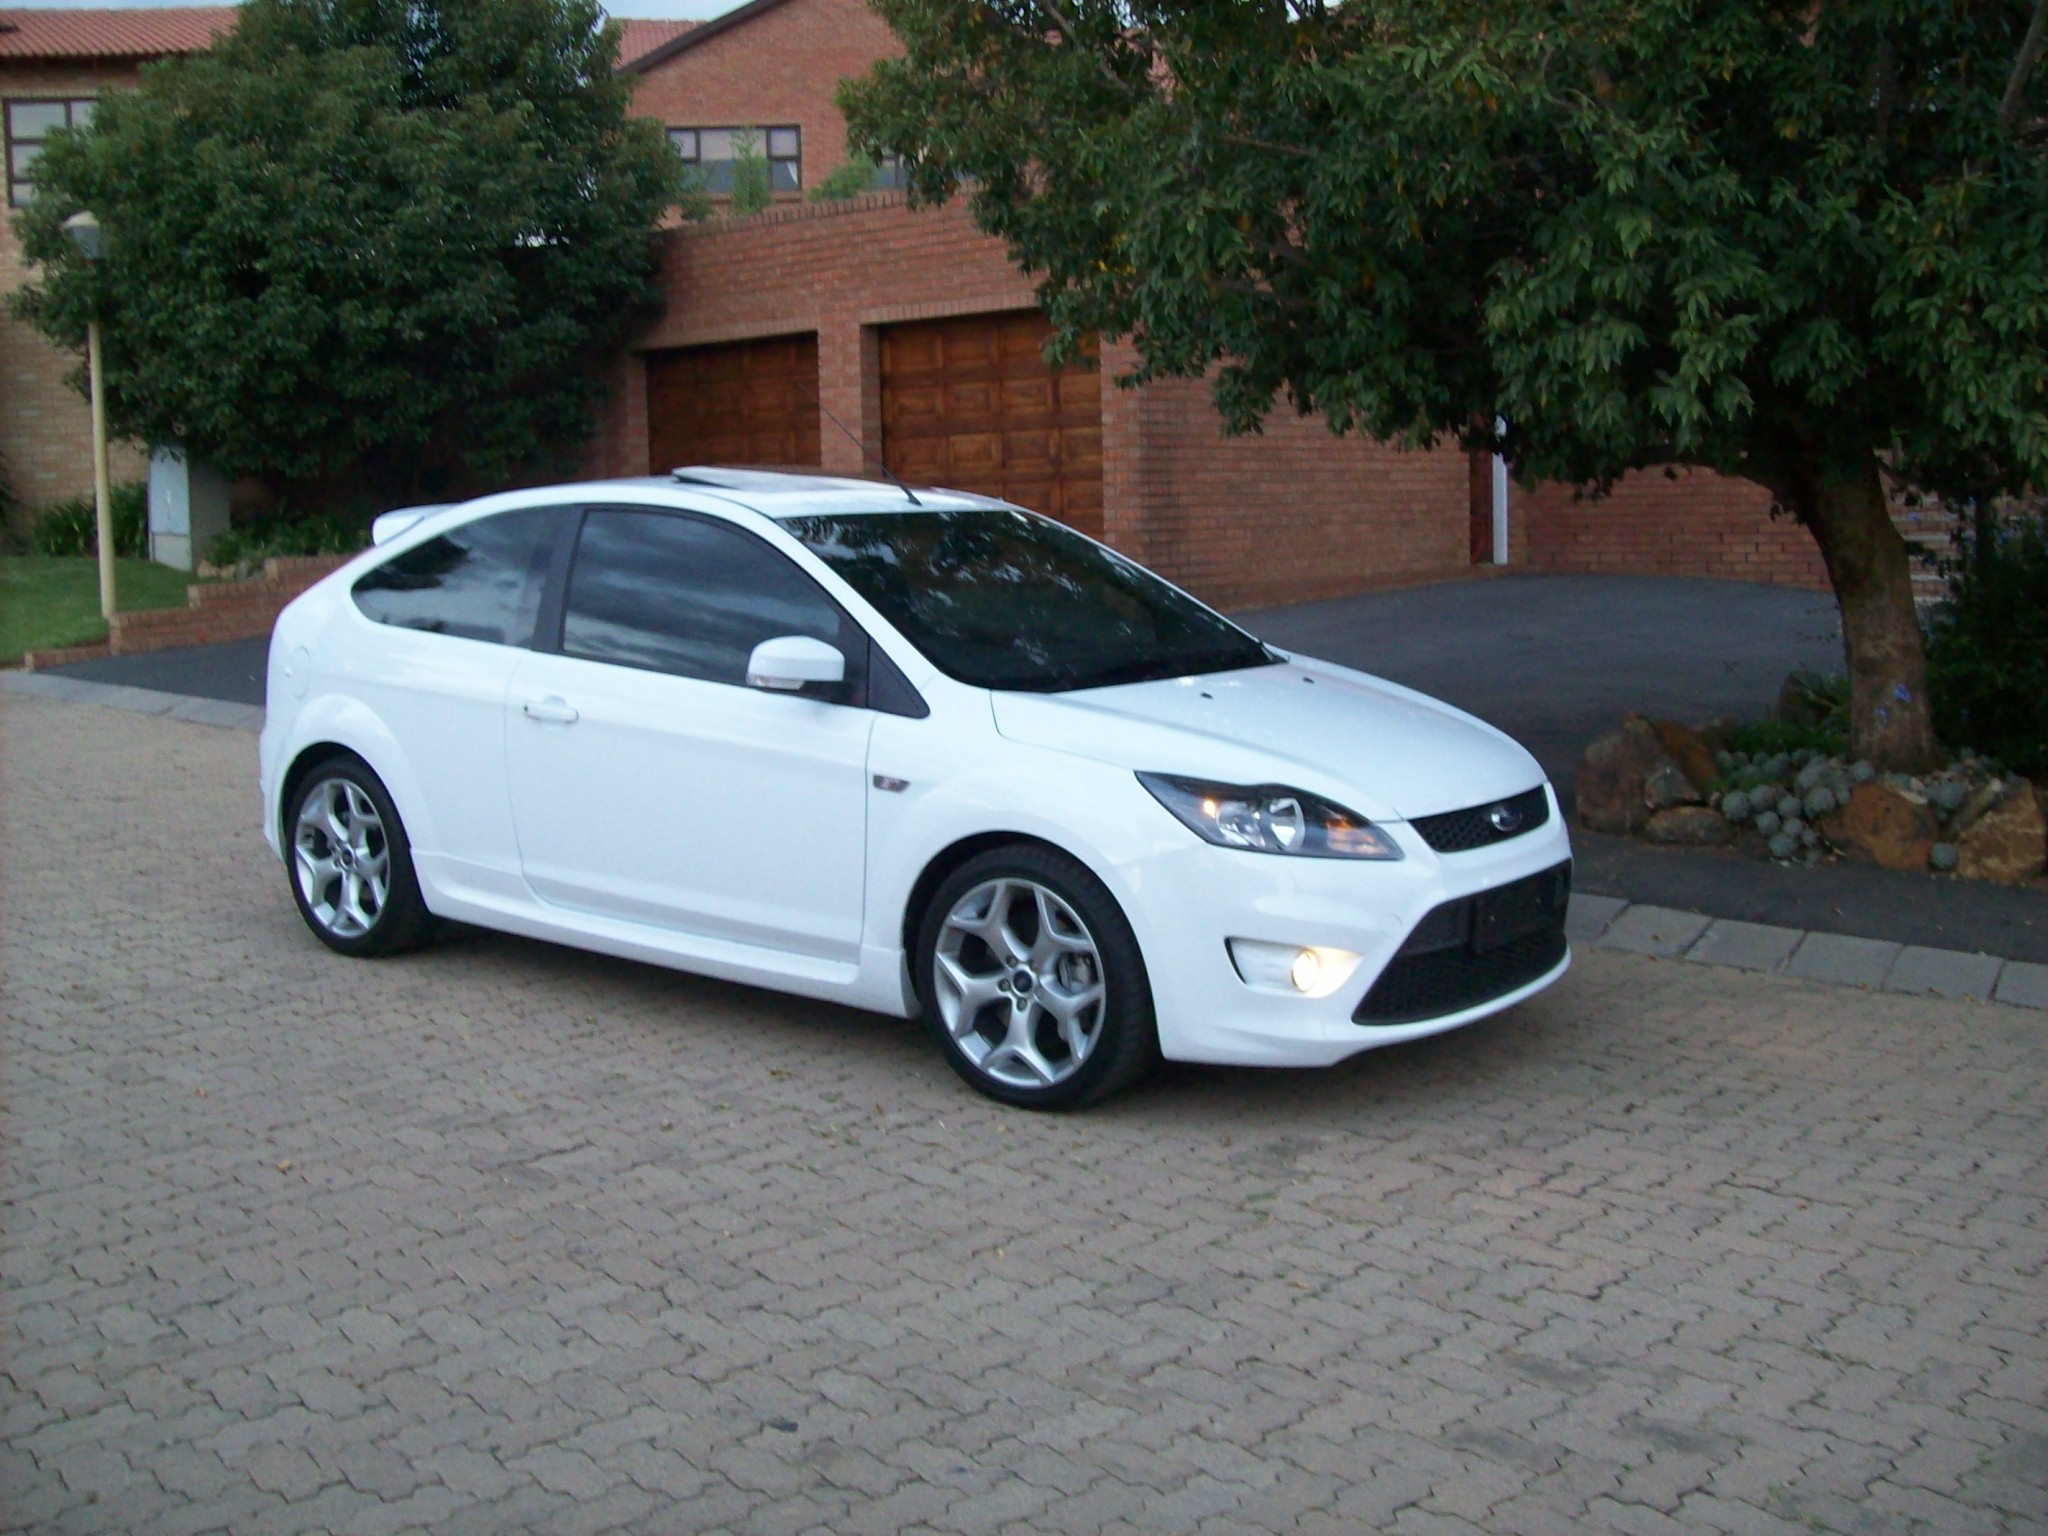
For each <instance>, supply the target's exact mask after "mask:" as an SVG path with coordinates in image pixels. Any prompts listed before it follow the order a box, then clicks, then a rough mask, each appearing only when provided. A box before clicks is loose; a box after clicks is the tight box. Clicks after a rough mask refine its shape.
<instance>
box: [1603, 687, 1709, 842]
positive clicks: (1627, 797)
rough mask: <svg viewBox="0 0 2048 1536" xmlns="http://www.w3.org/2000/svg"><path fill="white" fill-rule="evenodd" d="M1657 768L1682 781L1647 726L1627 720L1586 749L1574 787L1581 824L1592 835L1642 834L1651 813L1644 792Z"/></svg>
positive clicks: (1637, 717)
mask: <svg viewBox="0 0 2048 1536" xmlns="http://www.w3.org/2000/svg"><path fill="white" fill-rule="evenodd" d="M1659 768H1669V769H1671V770H1672V772H1674V773H1677V774H1678V775H1679V777H1681V778H1683V777H1684V775H1683V773H1682V772H1681V771H1680V770H1679V768H1678V765H1677V764H1676V763H1674V762H1672V761H1671V757H1670V755H1669V754H1668V753H1666V752H1665V750H1664V744H1663V743H1662V742H1661V741H1659V740H1658V739H1657V732H1656V730H1655V728H1654V727H1653V726H1651V724H1650V722H1649V721H1648V720H1646V719H1644V718H1643V717H1642V716H1641V715H1630V716H1629V717H1628V718H1627V719H1625V720H1623V721H1622V722H1621V729H1620V730H1618V731H1616V732H1614V733H1613V734H1612V735H1610V736H1602V737H1601V738H1600V739H1599V740H1598V741H1595V742H1594V743H1593V744H1592V745H1591V746H1590V747H1588V748H1586V758H1585V761H1584V762H1582V763H1581V764H1580V765H1579V777H1578V782H1577V785H1576V792H1577V797H1578V802H1579V821H1580V823H1581V824H1582V825H1584V826H1585V827H1587V828H1588V829H1590V830H1591V831H1594V832H1611V833H1616V834H1619V835H1622V836H1629V835H1632V834H1634V833H1637V832H1640V831H1642V829H1643V826H1644V824H1645V823H1647V822H1648V821H1649V819H1650V811H1651V809H1652V807H1651V806H1650V804H1649V803H1648V802H1647V801H1646V800H1645V799H1644V798H1643V790H1644V786H1645V784H1646V783H1647V781H1648V779H1649V777H1650V775H1651V774H1652V773H1654V772H1655V771H1656V770H1657V769H1659ZM1694 798H1698V797H1697V796H1695V797H1694Z"/></svg>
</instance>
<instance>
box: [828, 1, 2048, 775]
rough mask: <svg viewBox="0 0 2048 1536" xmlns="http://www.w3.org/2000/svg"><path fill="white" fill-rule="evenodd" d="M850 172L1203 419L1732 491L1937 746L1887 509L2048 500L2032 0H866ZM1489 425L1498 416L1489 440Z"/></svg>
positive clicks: (1561, 475)
mask: <svg viewBox="0 0 2048 1536" xmlns="http://www.w3.org/2000/svg"><path fill="white" fill-rule="evenodd" d="M875 3H876V5H877V8H878V9H879V10H880V12H881V13H882V15H883V16H884V17H885V18H886V19H887V20H888V21H889V23H890V24H891V25H892V26H893V27H894V28H895V30H896V32H897V33H898V35H899V36H900V37H901V38H902V40H903V42H904V44H905V47H906V56H905V57H903V58H901V59H898V60H891V61H888V62H885V63H882V64H880V65H878V66H876V68H875V69H874V70H873V72H872V73H871V74H870V75H869V76H867V77H865V78H864V79H862V80H860V81H857V82H854V83H853V84H851V85H850V86H848V87H847V88H846V89H845V90H844V92H843V94H842V98H841V100H842V105H843V106H844V108H845V109H846V111H847V114H848V117H849V119H850V122H851V124H852V127H853V131H854V138H855V142H856V145H857V146H858V147H859V148H860V149H862V150H863V151H865V152H867V153H871V154H875V153H883V152H895V153H898V154H901V155H902V156H903V157H904V160H905V163H906V164H907V165H909V166H910V167H912V169H911V173H910V175H911V184H912V188H913V192H914V194H915V195H916V196H917V197H918V198H920V199H921V200H924V201H933V200H939V199H943V198H945V197H947V196H950V195H952V194H953V193H954V192H956V191H957V190H960V189H961V188H963V187H965V188H967V189H969V195H970V196H971V199H972V204H971V206H972V208H973V211H974V214H975V216H976V218H977V220H978V221H979V223H980V224H981V226H982V227H983V228H984V229H986V230H989V231H991V232H993V233H995V234H998V235H1000V236H1002V237H1003V238H1004V239H1005V240H1006V241H1007V242H1008V243H1009V245H1010V247H1011V249H1012V251H1013V253H1014V254H1015V256H1016V257H1017V259H1018V260H1019V261H1020V262H1021V263H1022V264H1023V265H1024V266H1025V267H1026V268H1027V269H1028V270H1030V271H1031V272H1033V273H1034V274H1036V275H1037V276H1038V277H1039V279H1040V284H1041V294H1042V296H1043V299H1044V302H1045V304H1046V307H1047V309H1048V311H1049V313H1050V314H1051V316H1052V319H1053V321H1054V323H1055V344H1056V346H1060V347H1069V346H1071V345H1072V344H1073V340H1074V338H1075V337H1076V335H1077V334H1078V333H1080V332H1082V331H1085V330H1097V331H1100V332H1101V333H1102V334H1104V335H1107V336H1128V337H1129V338H1131V340H1132V341H1133V343H1134V345H1135V350H1136V354H1137V363H1136V366H1135V368H1134V369H1133V371H1132V374H1131V376H1130V377H1131V380H1134V381H1142V380H1144V379H1148V378H1153V377H1158V376H1172V375H1179V376H1192V375H1201V374H1211V375H1213V378H1214V391H1215V399H1216V402H1217V405H1218V407H1219V409H1220V410H1221V412H1222V414H1223V416H1224V418H1225V420H1226V422H1227V423H1228V424H1229V425H1230V426H1231V427H1233V428H1236V429H1250V428H1255V427H1256V426H1257V424H1258V423H1259V421H1260V420H1261V419H1262V417H1263V416H1264V414H1265V413H1266V412H1267V411H1269V410H1270V409H1272V407H1273V405H1274V403H1275V400H1276V398H1278V397H1283V396H1284V398H1285V400H1286V402H1287V403H1288V404H1289V405H1291V406H1293V407H1294V408H1295V409H1298V410H1302V411H1308V410H1318V411H1321V412H1322V413H1323V414H1324V415H1325V416H1326V417H1327V419H1328V421H1329V423H1330V425H1331V426H1332V428H1333V429H1335V430H1338V431H1351V430H1356V431H1363V432H1369V433H1372V434H1375V435H1378V436H1382V437H1388V438H1393V439H1396V440H1399V441H1402V442H1406V443H1409V444H1414V445H1423V444H1428V443H1432V442H1435V441H1438V440H1440V439H1444V438H1455V439H1458V440H1460V441H1463V442H1465V443H1466V444H1468V445H1470V446H1475V447H1493V446H1499V447H1500V448H1501V449H1502V450H1503V451H1505V452H1506V453H1507V454H1508V456H1509V458H1510V459H1511V461H1512V463H1513V465H1514V467H1515V470H1516V472H1517V474H1518V475H1520V476H1522V477H1524V478H1525V479H1538V478H1546V479H1548V478H1554V479H1560V480H1565V481H1569V482H1572V483H1575V484H1585V485H1591V486H1593V487H1595V488H1600V489H1604V488H1606V487H1609V486H1611V484H1612V483H1613V481H1614V480H1615V478H1616V477H1617V476H1619V475H1621V474H1622V473H1624V472H1626V471H1628V470H1630V469H1634V468H1640V467H1644V466H1648V465H1655V464H1664V463H1683V464H1695V465H1702V466H1705V467H1706V468H1709V469H1713V470H1716V471H1719V472H1721V473H1724V474H1730V475H1738V476H1742V477H1745V478H1747V479H1750V480H1752V481H1755V482H1757V483H1759V484H1761V485H1763V486H1765V487H1767V488H1768V489H1769V490H1770V492H1771V493H1772V495H1773V496H1774V497H1775V498H1776V501H1777V503H1778V505H1779V506H1780V507H1782V508H1783V509H1784V510H1786V511H1788V512H1790V513H1791V514H1793V515H1794V516H1796V517H1798V518H1799V519H1800V520H1801V521H1802V522H1803V523H1804V524H1805V525H1806V526H1807V527H1808V528H1809V529H1811V530H1812V532H1813V534H1814V537H1815V539H1816V540H1817V542H1818V543H1819V546H1820V550H1821V553H1822V555H1823V556H1824V558H1825V560H1826V563H1827V569H1828V572H1829V575H1830V577H1831V578H1832V580H1833V583H1834V588H1835V593H1836V597H1837V600H1838V602H1839V604H1840V607H1841V611H1842V618H1843V626H1844V631H1845V636H1846V640H1847V650H1848V661H1849V671H1850V681H1851V700H1852V709H1851V717H1852V743H1853V746H1854V749H1855V750H1856V751H1857V752H1858V753H1859V754H1863V755H1867V756H1869V757H1871V758H1872V759H1874V760H1876V761H1878V762H1880V763H1883V764H1885V765H1888V766H1894V767H1901V768H1905V767H1916V766H1921V765H1924V764H1926V763H1928V762H1929V761H1930V760H1931V759H1932V758H1933V757H1934V755H1935V754H1936V752H1937V744H1936V741H1935V737H1934V733H1933V729H1932V726H1931V724H1930V720H1929V714H1928V709H1927V701H1926V698H1925V687H1924V681H1925V662H1924V658H1923V654H1922V648H1921V639H1920V628H1919V625H1918V623H1917V622H1916V618H1915V614H1914V609H1913V601H1912V594H1911V584H1910V570H1909V564H1908V556H1907V550H1906V547H1905V545H1904V543H1903V542H1902V541H1901V539H1900V538H1899V536H1898V534H1897V533H1896V531H1895V530H1894V528H1893V526H1892V523H1891V521H1890V519H1889V517H1888V516H1887V497H1886V489H1887V488H1886V483H1885V482H1886V479H1887V478H1888V477H1889V478H1890V479H1891V480H1892V481H1893V482H1894V484H1895V486H1896V487H1898V488H1902V489H1907V490H1918V491H1928V492H1935V493H1942V492H1953V491H1958V490H1960V491H1963V492H1964V493H1967V494H1979V495H1981V494H1984V493H1985V492H1986V491H1988V490H2018V489H2020V488H2022V487H2023V486H2025V485H2028V484H2032V485H2034V486H2042V485H2048V345H2044V342H2048V259H2044V256H2043V252H2044V250H2048V142H2044V141H2048V134H2044V132H2043V122H2042V107H2043V88H2042V84H2041V72H2040V71H2038V70H2036V69H2035V68H2034V65H2035V62H2036V61H2037V60H2038V58H2039V55H2040V52H2041V41H2042V32H2043V26H2044V19H2048V0H1515V3H1512V4H1511V3H1508V0H1372V3H1363V0H1351V3H1346V4H1341V5H1339V4H1328V3H1323V0H1285V3H1283V0H1242V3H1222V0H1217V3H1204V0H875ZM1496 417H1499V418H1502V419H1504V420H1505V421H1506V423H1507V431H1506V435H1505V438H1504V440H1503V441H1501V442H1500V443H1499V444H1498V445H1496V444H1495V443H1494V442H1493V441H1492V431H1491V424H1492V423H1493V422H1494V420H1495V419H1496Z"/></svg>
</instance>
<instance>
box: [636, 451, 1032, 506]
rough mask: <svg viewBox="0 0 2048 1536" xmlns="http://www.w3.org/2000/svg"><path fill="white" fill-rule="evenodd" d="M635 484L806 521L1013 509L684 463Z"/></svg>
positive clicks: (855, 482)
mask: <svg viewBox="0 0 2048 1536" xmlns="http://www.w3.org/2000/svg"><path fill="white" fill-rule="evenodd" d="M635 483H637V484H642V485H659V486H666V487H668V488H670V489H675V488H678V487H686V488H690V489H702V490H707V491H716V492H719V493H720V494H722V495H725V496H727V497H729V498H730V499H731V500H733V501H736V502H738V503H739V504H740V505H742V506H746V507H751V508H753V509H754V510H755V511H756V512H759V513H761V514H762V515H763V516H766V517H773V518H784V517H801V516H803V515H804V514H806V513H812V512H833V513H840V512H907V511H914V510H916V509H917V508H919V507H922V508H924V509H925V510H927V511H959V510H962V509H966V508H972V507H1001V506H1006V505H1008V503H1006V502H1003V501H999V500H997V499H996V498H994V497H991V496H978V495H976V494H974V493H973V492H972V491H949V490H946V489H945V488H943V487H940V486H927V485H919V486H910V487H905V486H904V485H902V484H901V483H900V482H897V481H894V480H889V479H880V480H867V479H856V478H853V477H852V476H847V475H828V474H824V473H822V472H806V471H804V470H788V469H754V468H750V467H745V466H731V465H723V464H691V465H685V466H683V467H682V468H680V469H676V470H673V471H671V472H670V473H669V475H668V476H667V477H666V478H652V477H651V478H649V479H648V480H644V481H638V482H635Z"/></svg>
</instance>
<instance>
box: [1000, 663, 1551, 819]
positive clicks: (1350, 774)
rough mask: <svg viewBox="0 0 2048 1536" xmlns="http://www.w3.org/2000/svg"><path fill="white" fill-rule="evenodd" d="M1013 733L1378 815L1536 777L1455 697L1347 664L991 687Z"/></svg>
mask: <svg viewBox="0 0 2048 1536" xmlns="http://www.w3.org/2000/svg"><path fill="white" fill-rule="evenodd" d="M992 697H993V700H994V708H995V722H996V729H997V730H998V731H1000V732H1001V733H1002V734H1003V735H1004V736H1007V737H1009V738H1010V739H1011V740H1012V741H1020V742H1027V743H1030V744H1031V745H1033V746H1039V747H1048V748H1052V749H1054V750H1056V751H1061V752H1071V753H1074V754H1076V755H1078V756H1081V757H1087V758H1092V759H1094V760H1096V761H1098V762H1108V763H1115V764H1117V765H1119V766H1121V767H1127V768H1131V769H1134V770H1143V771H1148V772H1153V773H1168V774H1178V775H1185V776H1187V777H1190V778H1207V779H1215V780H1218V781H1221V782H1225V783H1236V784H1264V783H1278V784H1285V785H1288V786H1289V787H1290V788H1295V789H1304V790H1308V791H1311V792H1312V793H1317V794H1322V795H1326V796H1328V797H1329V798H1331V799H1333V800H1336V801H1338V802H1339V803H1341V804H1344V805H1346V806H1349V807H1350V808H1351V809H1352V810H1355V811H1357V812H1358V813H1359V814H1361V815H1363V816H1367V817H1370V818H1372V819H1373V820H1375V821H1406V820H1409V819H1411V818H1413V817H1416V816H1433V815H1436V814H1438V813H1439V812H1442V811H1455V810H1462V809H1464V808H1465V807H1466V806H1471V805H1483V804H1485V803H1486V802H1487V801H1490V800H1501V799H1505V798H1507V797H1508V796H1509V795H1515V794H1520V793H1521V792H1522V791H1523V790H1526V789H1529V788H1531V787H1532V786H1534V785H1537V784H1540V783H1542V782H1543V770H1542V769H1541V768H1540V767H1539V766H1537V763H1536V759H1535V758H1533V757H1531V756H1530V755H1529V754H1528V752H1527V751H1525V750H1524V749H1523V748H1522V747H1521V746H1520V745H1519V744H1517V743H1516V742H1515V741H1514V740H1513V739H1511V738H1510V737H1508V736H1505V735H1503V734H1502V733H1501V732H1499V731H1497V730H1495V729H1494V728H1493V727H1492V726H1490V725H1487V724H1486V723H1485V722H1483V721H1480V720H1475V719H1474V718H1473V717H1472V716H1470V715H1468V714H1466V713H1464V712H1463V711H1462V710H1457V709H1453V708H1451V707H1450V706H1449V705H1448V704H1442V703H1439V702H1438V701H1437V700H1435V699H1432V698H1430V697H1429V696H1428V695H1426V694H1420V693H1417V692H1415V691H1414V690H1413V689H1411V688H1403V687H1401V686H1400V685H1399V684H1397V683H1390V682H1387V681H1385V680H1384V679H1382V678H1377V677H1371V676H1368V675H1367V674H1365V673H1363V672H1354V671H1352V670H1351V669H1350V668H1348V667H1339V666H1333V665H1331V664H1330V663H1328V662H1322V661H1314V660H1310V659H1308V658H1306V657H1296V658H1293V659H1292V660H1289V661H1286V662H1283V663H1281V664H1279V665H1276V666H1269V667H1253V668H1249V669H1247V670H1245V671H1241V672H1219V673H1211V674H1209V675H1206V676H1200V677H1180V678H1172V679H1168V680H1166V681H1163V682H1154V683H1126V684H1122V685H1119V686H1117V687H1112V688H1089V689H1084V690H1081V691H1078V692H1074V693H1057V694H1047V693H997V694H994V695H992Z"/></svg>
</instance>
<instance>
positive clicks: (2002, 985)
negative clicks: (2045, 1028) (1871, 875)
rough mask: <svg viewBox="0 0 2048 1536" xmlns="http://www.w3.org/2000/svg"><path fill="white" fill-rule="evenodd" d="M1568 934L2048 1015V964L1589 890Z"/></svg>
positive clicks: (1590, 941)
mask: <svg viewBox="0 0 2048 1536" xmlns="http://www.w3.org/2000/svg"><path fill="white" fill-rule="evenodd" d="M1565 931H1566V933H1568V934H1569V935H1570V937H1571V940H1572V942H1573V943H1574V944H1583V945H1588V946H1592V947H1595V948H1599V949H1618V950H1623V951H1626V952H1627V953H1629V954H1634V955H1652V956H1656V957H1658V958H1661V959H1666V960H1689V961H1694V962H1697V963H1699V964H1702V965H1726V966H1732V967H1734V968H1735V969H1737V970H1744V971H1770V972H1774V973H1776V974H1778V975H1781V976H1792V977H1796V978H1798V979H1800V980H1803V981H1825V982H1832V983H1834V984H1835V985H1837V986H1851V987H1862V988H1865V989H1866V990H1869V991H1883V992H1907V993H1912V994H1914V995H1916V996H1920V997H1948V998H1959V999H1963V1000H1965V1001H1969V1002H1997V1003H2009V1004H2011V1005H2012V1006H2014V1007H2016V1008H2039V1009H2043V1010H2048V965H2035V964H2033V963H2032V962H2030V961H2026V960H2002V959H2000V958H1999V957H1998V956H1996V955H1983V954H1971V953H1969V952H1968V951H1966V950H1960V949H1929V948H1926V947H1925V946H1923V945H1919V944H1900V943H1897V942H1895V941H1893V940H1891V939H1862V938H1856V937H1853V936H1852V935H1849V934H1846V933H1815V932H1809V931H1807V930H1805V929H1800V928H1778V927H1774V926H1772V925H1771V924H1768V923H1743V922H1737V921H1736V920H1735V919H1733V918H1726V917H1705V916H1702V915H1701V914H1700V913H1698V912H1681V911H1679V910H1678V909H1677V908H1675V907H1652V906H1641V905H1637V904H1634V903H1631V902H1628V901H1625V900H1623V899H1622V898H1621V897H1619V896H1592V895H1588V894H1586V893H1585V892H1583V891H1581V892H1578V893H1576V894H1574V895H1573V897H1572V907H1571V916H1570V917H1569V919H1567V921H1566V923H1565Z"/></svg>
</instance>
